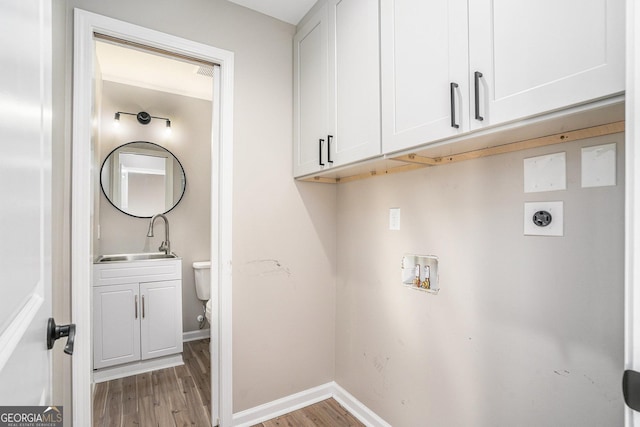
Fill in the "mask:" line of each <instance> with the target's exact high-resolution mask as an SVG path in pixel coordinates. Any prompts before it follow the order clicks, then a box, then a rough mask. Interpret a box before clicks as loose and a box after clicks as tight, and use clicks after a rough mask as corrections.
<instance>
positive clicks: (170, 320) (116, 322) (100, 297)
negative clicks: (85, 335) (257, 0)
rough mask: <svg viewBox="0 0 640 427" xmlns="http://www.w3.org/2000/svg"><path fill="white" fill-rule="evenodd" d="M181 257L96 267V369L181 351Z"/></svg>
mask: <svg viewBox="0 0 640 427" xmlns="http://www.w3.org/2000/svg"><path fill="white" fill-rule="evenodd" d="M181 271H182V265H181V260H180V259H172V260H145V261H132V262H112V263H99V264H94V283H93V368H94V369H101V368H106V367H109V366H114V365H122V364H126V363H131V362H138V361H145V360H149V359H154V358H159V357H162V356H169V355H174V354H179V353H182V283H181V276H182V274H181Z"/></svg>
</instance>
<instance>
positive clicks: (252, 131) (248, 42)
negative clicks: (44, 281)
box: [53, 0, 336, 412]
mask: <svg viewBox="0 0 640 427" xmlns="http://www.w3.org/2000/svg"><path fill="white" fill-rule="evenodd" d="M61 2H62V0H61ZM65 7H66V9H65V10H62V9H63V7H55V10H56V14H55V16H54V19H55V23H54V25H55V29H54V81H53V85H54V88H55V98H56V101H55V102H54V122H56V124H55V127H54V151H55V152H56V155H54V171H56V172H55V173H54V180H55V182H54V187H55V188H54V194H55V196H54V197H57V198H59V200H63V203H60V204H59V203H58V202H56V203H54V205H55V206H59V207H60V208H61V209H62V210H64V211H63V212H64V214H63V215H60V216H56V218H55V219H54V220H55V221H56V224H58V225H59V226H60V230H61V236H60V237H61V240H60V244H59V245H57V246H60V250H61V251H62V252H60V254H59V255H57V257H56V259H55V260H54V263H55V265H54V268H55V269H56V273H55V274H57V275H58V276H60V282H59V283H60V285H59V286H57V288H56V290H55V292H56V298H58V299H59V301H58V302H57V307H58V309H57V310H58V311H59V312H62V313H60V314H61V318H65V317H66V316H68V314H67V313H68V310H69V309H68V305H67V302H66V301H68V300H67V298H69V288H68V286H67V285H64V283H68V281H69V273H68V262H69V247H68V246H69V245H68V242H69V233H70V231H69V225H68V217H69V214H70V213H69V212H70V210H69V205H68V200H69V196H68V194H69V191H70V188H71V179H70V174H69V173H68V171H69V164H70V153H71V141H70V136H69V135H70V132H69V129H70V122H71V117H72V116H71V102H72V98H71V93H72V92H71V90H72V64H73V55H72V53H73V48H72V46H73V43H72V41H73V8H74V7H78V8H81V9H84V10H88V11H91V12H94V13H98V14H102V15H105V16H108V17H112V18H115V19H120V20H123V21H127V22H131V23H134V24H137V25H141V26H144V27H147V28H151V29H155V30H158V31H162V32H165V33H169V34H173V35H176V36H179V37H184V38H187V39H190V40H194V41H198V42H201V43H205V44H208V45H212V46H215V47H218V48H222V49H228V50H231V51H233V52H234V53H235V75H234V78H235V86H234V103H235V104H234V129H233V131H234V164H233V168H234V172H233V180H234V201H233V242H232V244H233V392H234V396H233V406H234V408H233V409H234V412H238V411H241V410H243V409H247V408H251V407H254V406H256V405H259V404H263V403H266V402H270V401H272V400H275V399H278V398H281V397H284V396H287V395H290V394H292V393H296V392H299V391H302V390H306V389H308V388H311V387H315V386H317V385H319V384H324V383H326V382H328V381H331V380H333V378H334V342H335V340H334V338H335V324H334V313H335V278H334V272H335V244H336V243H335V221H336V219H335V218H336V217H335V206H336V197H335V195H336V190H335V188H334V187H332V186H318V185H313V184H298V183H296V182H295V181H294V180H293V179H292V178H291V153H292V131H291V129H292V116H293V111H292V104H293V101H292V99H293V95H292V83H291V82H292V70H293V65H292V44H291V43H292V39H293V34H294V32H295V27H294V26H293V25H289V24H286V23H284V22H281V21H278V20H276V19H273V18H269V17H267V16H265V15H262V14H259V13H257V12H254V11H251V10H249V9H246V8H243V7H241V6H238V5H235V4H232V3H229V2H227V1H224V0H185V1H180V2H169V1H161V2H156V1H154V2H151V1H136V2H132V1H127V0H111V1H108V2H107V1H102V0H66V1H65ZM174 223H176V221H173V223H172V224H171V226H172V229H177V228H178V227H179V226H178V224H174ZM173 227H176V228H173ZM103 232H104V230H103ZM136 233H138V231H136ZM178 247H179V246H178ZM178 247H176V250H177V249H178ZM63 388H64V391H63V392H64V393H65V396H66V399H67V400H66V402H68V403H69V405H70V404H71V402H70V401H69V397H68V396H69V395H68V393H67V390H68V389H69V385H68V384H64V385H63Z"/></svg>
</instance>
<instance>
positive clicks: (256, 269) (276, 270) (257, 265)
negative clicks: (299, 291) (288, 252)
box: [245, 259, 291, 277]
mask: <svg viewBox="0 0 640 427" xmlns="http://www.w3.org/2000/svg"><path fill="white" fill-rule="evenodd" d="M245 266H246V267H247V268H246V270H247V271H246V273H247V274H249V275H250V276H260V277H264V276H275V275H279V274H285V275H286V276H287V277H291V270H289V268H287V267H285V266H283V265H282V263H281V262H280V261H278V260H277V259H256V260H253V261H249V262H247V263H246V264H245Z"/></svg>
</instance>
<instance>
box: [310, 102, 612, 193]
mask: <svg viewBox="0 0 640 427" xmlns="http://www.w3.org/2000/svg"><path fill="white" fill-rule="evenodd" d="M624 129H625V122H624V97H623V96H618V97H615V98H609V99H607V100H603V101H599V102H595V103H592V104H588V105H584V106H578V107H574V108H571V109H567V110H563V111H560V112H554V113H550V114H547V115H545V116H540V117H535V118H531V119H527V120H521V121H518V122H515V123H510V124H507V125H502V126H499V127H494V128H489V129H483V130H481V131H477V132H469V133H467V134H465V135H462V136H459V137H456V138H453V139H447V140H441V141H436V142H433V143H429V144H425V145H423V146H420V147H417V148H415V149H412V150H409V151H405V152H398V153H391V154H387V155H385V156H380V157H376V158H373V159H369V160H366V161H363V162H358V163H356V164H353V165H345V166H342V167H337V168H332V169H329V170H327V171H323V172H321V173H317V174H313V175H308V176H304V177H301V178H298V180H300V181H305V182H318V183H324V184H344V183H348V182H352V181H357V180H361V179H367V178H373V177H376V176H385V175H390V174H395V173H402V172H408V171H412V170H416V169H421V168H424V167H433V166H440V165H446V164H450V163H454V162H460V161H465V160H472V159H478V158H482V157H486V156H495V155H499V154H506V153H512V152H515V151H522V150H528V149H532V148H538V147H545V146H549V145H559V144H566V143H568V142H573V141H578V140H582V139H587V138H594V137H598V136H604V135H611V134H616V133H620V132H624Z"/></svg>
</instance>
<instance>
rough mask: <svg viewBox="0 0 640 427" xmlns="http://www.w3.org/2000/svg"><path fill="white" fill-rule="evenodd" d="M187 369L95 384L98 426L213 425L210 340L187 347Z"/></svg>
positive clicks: (168, 426) (94, 406)
mask: <svg viewBox="0 0 640 427" xmlns="http://www.w3.org/2000/svg"><path fill="white" fill-rule="evenodd" d="M183 359H184V365H183V366H176V367H174V368H167V369H161V370H158V371H153V372H148V373H144V374H139V375H134V376H131V377H126V378H120V379H117V380H112V381H107V382H103V383H98V384H96V387H95V391H94V395H93V425H94V427H103V426H104V427H112V426H113V427H125V426H127V427H128V426H137V427H183V426H199V427H200V426H202V427H205V426H211V374H210V372H211V371H210V363H209V361H210V354H209V340H208V339H206V340H199V341H191V342H186V343H184V352H183Z"/></svg>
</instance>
